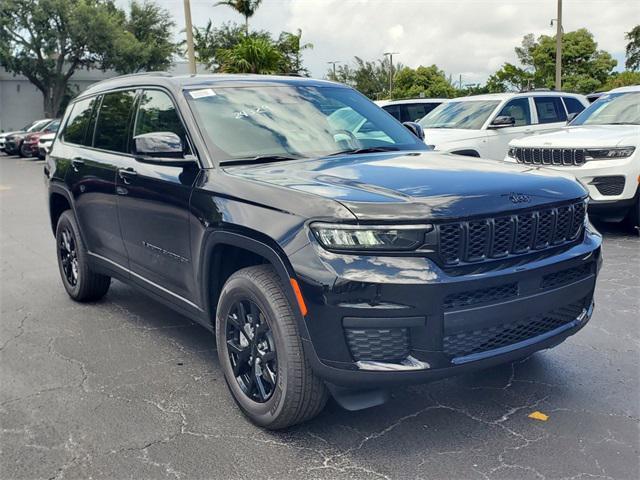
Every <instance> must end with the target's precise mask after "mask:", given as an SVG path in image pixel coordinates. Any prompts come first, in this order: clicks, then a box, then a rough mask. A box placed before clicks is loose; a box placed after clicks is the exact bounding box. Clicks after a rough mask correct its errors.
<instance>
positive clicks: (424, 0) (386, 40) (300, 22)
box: [118, 0, 640, 82]
mask: <svg viewBox="0 0 640 480" xmlns="http://www.w3.org/2000/svg"><path fill="white" fill-rule="evenodd" d="M118 1H119V3H122V4H126V3H128V0H118ZM158 1H159V3H160V4H162V5H163V6H165V7H166V8H169V9H170V10H171V11H172V12H173V13H174V14H175V20H176V23H177V24H178V30H181V29H182V28H184V27H183V25H184V13H183V10H182V8H183V7H182V1H181V0H158ZM213 3H214V0H191V5H192V10H193V19H194V23H195V24H196V25H205V24H206V22H207V20H208V19H209V18H211V19H212V20H213V22H214V24H220V23H222V22H223V21H229V20H232V21H238V22H240V21H241V20H242V17H240V15H238V14H236V13H235V12H234V11H233V10H231V9H230V8H227V7H222V6H221V7H213ZM555 9H556V0H511V1H509V0H455V1H454V0H264V1H263V3H262V5H261V6H260V8H259V10H258V12H257V13H256V15H255V16H254V17H253V18H252V19H251V20H250V23H251V26H252V27H253V28H259V29H266V30H270V31H271V32H273V33H274V34H275V35H277V34H278V33H279V32H280V31H282V30H288V31H295V30H296V29H297V28H301V29H302V31H303V39H304V41H307V42H312V43H313V44H314V46H315V48H314V49H313V50H311V51H308V52H306V53H305V60H306V64H307V66H308V67H309V68H310V70H311V72H312V74H313V75H314V76H316V77H322V76H323V75H324V74H325V73H326V71H327V70H328V67H329V65H328V64H327V62H329V61H332V60H340V61H344V62H350V61H351V60H352V59H353V57H354V56H355V55H357V56H360V57H363V58H365V59H376V58H380V57H381V56H382V53H383V52H385V51H389V50H393V51H397V52H400V55H398V56H397V57H394V61H396V58H397V61H400V62H402V63H403V64H405V65H409V66H412V67H415V66H418V65H420V64H424V65H430V64H433V63H435V64H436V65H438V66H439V67H440V68H442V69H444V70H445V71H446V73H447V74H450V75H452V76H453V78H455V79H456V80H457V79H458V76H459V75H462V76H463V81H464V82H477V81H484V80H485V79H486V77H487V76H488V75H489V74H491V73H492V72H494V71H495V70H496V69H497V68H499V67H500V65H502V63H504V62H507V61H508V62H515V60H516V57H515V53H514V50H513V49H514V47H515V46H517V45H519V43H520V41H521V40H522V37H523V36H524V35H525V34H527V33H534V34H535V35H536V36H537V35H542V34H549V35H552V34H554V33H555V29H554V28H552V27H551V26H550V25H549V22H550V20H551V19H552V18H555V16H556V10H555ZM563 17H564V28H565V31H571V30H575V29H578V28H581V27H586V28H588V29H589V30H590V31H591V32H593V34H594V35H595V38H596V41H597V42H598V44H599V47H600V48H602V49H605V50H607V51H609V52H610V53H612V54H613V55H614V56H615V57H616V58H618V60H619V61H620V60H623V59H624V47H625V39H624V33H625V32H628V31H629V30H630V29H631V28H633V26H635V25H636V24H637V23H638V21H639V19H640V2H639V1H638V0H565V1H564V14H563Z"/></svg>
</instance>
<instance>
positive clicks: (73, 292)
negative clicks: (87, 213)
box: [56, 210, 85, 298]
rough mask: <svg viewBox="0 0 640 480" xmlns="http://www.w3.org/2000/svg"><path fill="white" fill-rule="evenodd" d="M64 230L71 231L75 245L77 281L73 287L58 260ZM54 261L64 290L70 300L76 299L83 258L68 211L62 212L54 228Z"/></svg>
mask: <svg viewBox="0 0 640 480" xmlns="http://www.w3.org/2000/svg"><path fill="white" fill-rule="evenodd" d="M64 230H69V231H71V234H72V235H73V240H74V242H75V244H76V255H77V258H78V281H77V282H76V284H75V286H74V285H71V284H70V283H69V281H68V280H67V276H66V274H65V273H64V268H63V267H62V259H61V258H60V242H61V241H62V232H63V231H64ZM56 259H57V261H58V270H59V271H60V277H61V278H62V284H63V285H64V288H65V290H66V291H67V293H68V294H69V295H70V296H71V297H72V298H77V297H78V296H79V294H80V289H81V285H82V282H83V281H84V271H83V270H84V269H83V268H82V266H83V265H84V262H85V257H84V251H83V248H82V241H81V240H80V235H79V232H78V228H77V226H76V222H75V218H74V216H73V213H71V211H69V210H67V211H65V212H63V213H62V215H60V218H59V219H58V225H57V227H56Z"/></svg>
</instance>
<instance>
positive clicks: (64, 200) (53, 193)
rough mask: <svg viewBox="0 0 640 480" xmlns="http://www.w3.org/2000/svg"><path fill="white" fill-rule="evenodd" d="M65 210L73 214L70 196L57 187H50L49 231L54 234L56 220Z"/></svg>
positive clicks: (73, 209)
mask: <svg viewBox="0 0 640 480" xmlns="http://www.w3.org/2000/svg"><path fill="white" fill-rule="evenodd" d="M65 210H72V211H73V212H74V214H75V208H74V204H73V200H72V197H71V194H70V193H69V192H68V191H67V190H66V189H64V188H62V187H60V186H58V185H51V186H50V188H49V219H50V221H51V231H52V232H53V235H55V234H56V227H57V226H58V219H59V218H60V215H62V212H64V211H65Z"/></svg>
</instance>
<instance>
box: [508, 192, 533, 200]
mask: <svg viewBox="0 0 640 480" xmlns="http://www.w3.org/2000/svg"><path fill="white" fill-rule="evenodd" d="M509 200H511V202H512V203H529V202H530V201H531V197H530V196H529V195H525V194H524V193H514V192H511V193H510V194H509Z"/></svg>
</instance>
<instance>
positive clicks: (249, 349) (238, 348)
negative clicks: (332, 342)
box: [216, 265, 328, 430]
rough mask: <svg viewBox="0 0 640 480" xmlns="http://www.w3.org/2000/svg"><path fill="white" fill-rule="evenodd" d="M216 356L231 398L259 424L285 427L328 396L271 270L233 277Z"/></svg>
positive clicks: (224, 298) (225, 292) (221, 308)
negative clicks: (315, 372) (313, 369)
mask: <svg viewBox="0 0 640 480" xmlns="http://www.w3.org/2000/svg"><path fill="white" fill-rule="evenodd" d="M216 317H217V318H216V341H217V346H218V357H219V359H220V365H221V366H222V369H223V372H224V376H225V380H226V382H227V385H228V387H229V390H230V391H231V394H232V396H233V398H234V400H235V401H236V403H237V404H238V406H239V407H240V409H241V410H242V411H243V412H244V414H245V415H246V416H247V417H248V418H249V419H250V420H251V421H252V422H253V423H255V424H256V425H259V426H261V427H265V428H268V429H273V430H275V429H280V428H286V427H289V426H292V425H295V424H298V423H302V422H304V421H306V420H309V419H311V418H313V417H315V416H316V415H317V414H318V413H320V412H321V411H322V409H323V408H324V406H325V403H326V401H327V397H328V393H327V389H326V386H325V385H324V383H323V382H322V381H321V380H320V379H319V378H318V377H316V376H315V374H314V373H313V371H312V370H311V367H310V365H309V363H308V361H307V359H306V357H305V355H304V351H303V346H302V339H301V337H300V333H299V331H298V326H297V322H296V318H295V315H294V313H293V309H292V305H291V304H290V302H289V301H288V300H287V297H286V295H285V292H284V288H283V286H282V283H281V282H280V278H279V276H278V275H277V274H276V272H275V271H274V270H273V268H272V267H271V266H266V265H260V266H255V267H248V268H244V269H242V270H239V271H238V272H236V273H234V274H233V275H231V277H229V279H228V280H227V282H226V283H225V285H224V287H223V288H222V292H221V294H220V300H219V302H218V308H217V312H216Z"/></svg>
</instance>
